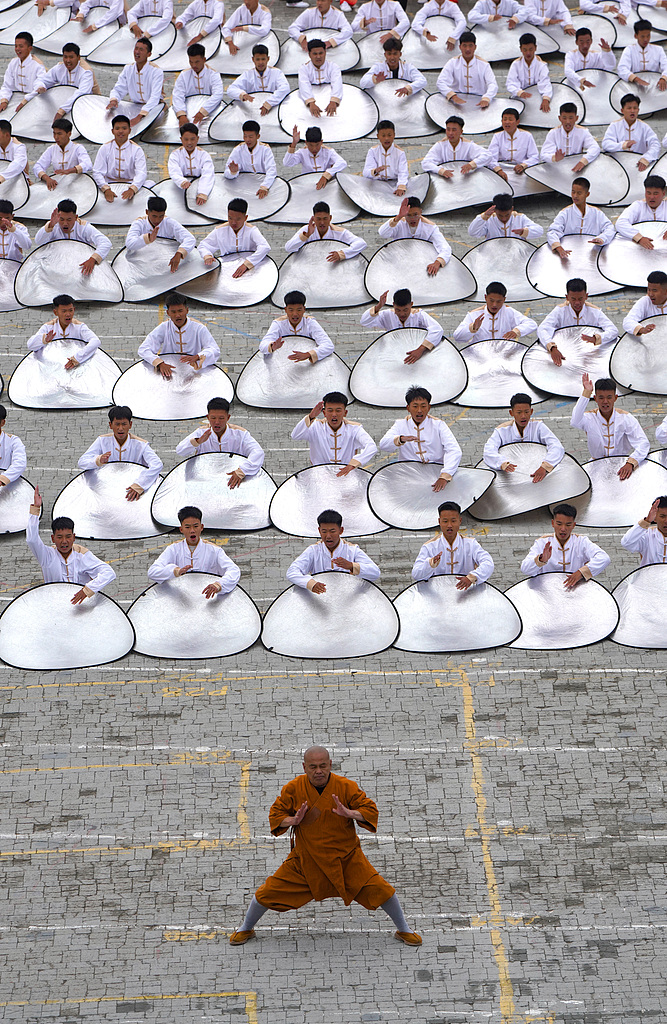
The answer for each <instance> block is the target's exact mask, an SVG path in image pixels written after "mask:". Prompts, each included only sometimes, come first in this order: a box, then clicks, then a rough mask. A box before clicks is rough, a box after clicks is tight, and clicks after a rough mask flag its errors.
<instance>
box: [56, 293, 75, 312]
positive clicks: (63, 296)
mask: <svg viewBox="0 0 667 1024" xmlns="http://www.w3.org/2000/svg"><path fill="white" fill-rule="evenodd" d="M51 305H52V306H53V308H54V309H55V308H56V306H73V305H74V299H73V298H72V296H71V295H68V294H67V292H61V293H60V295H54V296H53V302H52V303H51Z"/></svg>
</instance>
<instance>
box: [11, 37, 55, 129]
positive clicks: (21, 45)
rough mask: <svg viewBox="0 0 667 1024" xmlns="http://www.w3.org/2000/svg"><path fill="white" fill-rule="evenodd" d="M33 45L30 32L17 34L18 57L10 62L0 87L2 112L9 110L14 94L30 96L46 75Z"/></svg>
mask: <svg viewBox="0 0 667 1024" xmlns="http://www.w3.org/2000/svg"><path fill="white" fill-rule="evenodd" d="M32 44H33V37H32V36H31V34H30V33H29V32H19V33H17V35H16V37H15V39H14V53H15V54H16V56H15V57H13V58H12V59H11V60H10V61H9V64H8V65H7V67H6V69H5V74H4V78H3V80H2V86H0V112H1V111H3V110H6V109H7V106H8V105H9V101H10V99H11V98H12V93H15V92H22V93H25V95H26V96H29V95H30V94H31V93H32V92H33V90H34V89H36V88H37V85H38V84H39V82H41V80H42V79H43V78H44V75H45V74H46V68H45V67H44V65H43V64H42V62H41V60H39V58H38V57H34V56H33V53H32ZM16 109H17V110H18V109H19V107H17V108H16Z"/></svg>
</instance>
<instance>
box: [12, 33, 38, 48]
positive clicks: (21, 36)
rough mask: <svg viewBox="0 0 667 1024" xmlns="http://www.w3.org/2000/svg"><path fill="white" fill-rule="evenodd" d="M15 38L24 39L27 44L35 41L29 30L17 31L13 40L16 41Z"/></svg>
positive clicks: (30, 44)
mask: <svg viewBox="0 0 667 1024" xmlns="http://www.w3.org/2000/svg"><path fill="white" fill-rule="evenodd" d="M17 39H25V41H26V43H27V44H28V46H32V44H33V43H34V42H35V40H34V39H33V37H32V36H31V35H30V33H29V32H17V33H16V35H15V36H14V42H16V40H17Z"/></svg>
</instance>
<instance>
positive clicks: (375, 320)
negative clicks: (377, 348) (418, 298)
mask: <svg viewBox="0 0 667 1024" xmlns="http://www.w3.org/2000/svg"><path fill="white" fill-rule="evenodd" d="M388 294H389V292H388V291H386V292H383V293H382V295H381V296H380V298H379V299H378V301H377V302H376V303H375V305H374V306H371V308H370V309H367V310H365V311H364V312H363V313H362V314H361V321H360V322H361V326H362V327H373V328H375V329H376V330H378V329H379V330H382V331H395V330H396V329H398V328H401V327H407V328H410V327H417V328H421V329H422V330H424V331H426V337H425V338H424V340H423V341H422V343H421V345H418V346H417V348H413V349H410V350H408V351H407V352H406V354H405V359H404V360H403V362H404V363H408V364H410V363H416V362H417V360H418V359H421V357H422V356H423V355H426V353H427V352H430V351H431V350H432V349H434V348H435V347H436V345H439V344H440V342H441V341H442V335H443V331H442V327H441V326H440V324H439V323H438V321H437V320H434V319H433V317H432V316H430V315H429V314H428V313H426V312H425V311H424V310H423V309H415V306H414V303H413V301H412V293H411V292H410V290H409V288H399V289H398V291H395V292H394V296H393V299H392V302H393V305H392V308H391V309H389V308H384V306H385V303H386V301H387V296H388Z"/></svg>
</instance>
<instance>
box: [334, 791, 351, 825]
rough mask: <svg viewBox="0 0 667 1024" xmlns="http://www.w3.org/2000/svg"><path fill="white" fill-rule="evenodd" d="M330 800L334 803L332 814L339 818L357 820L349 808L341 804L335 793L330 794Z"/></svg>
mask: <svg viewBox="0 0 667 1024" xmlns="http://www.w3.org/2000/svg"><path fill="white" fill-rule="evenodd" d="M331 799H332V800H333V802H334V806H333V807H332V811H333V813H334V814H338V815H339V817H341V818H352V819H353V820H354V819H356V818H357V814H356V812H355V811H351V810H350V808H349V807H346V806H345V804H342V803H341V802H340V800H339V799H338V797H337V796H336V794H335V793H332V794H331Z"/></svg>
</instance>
